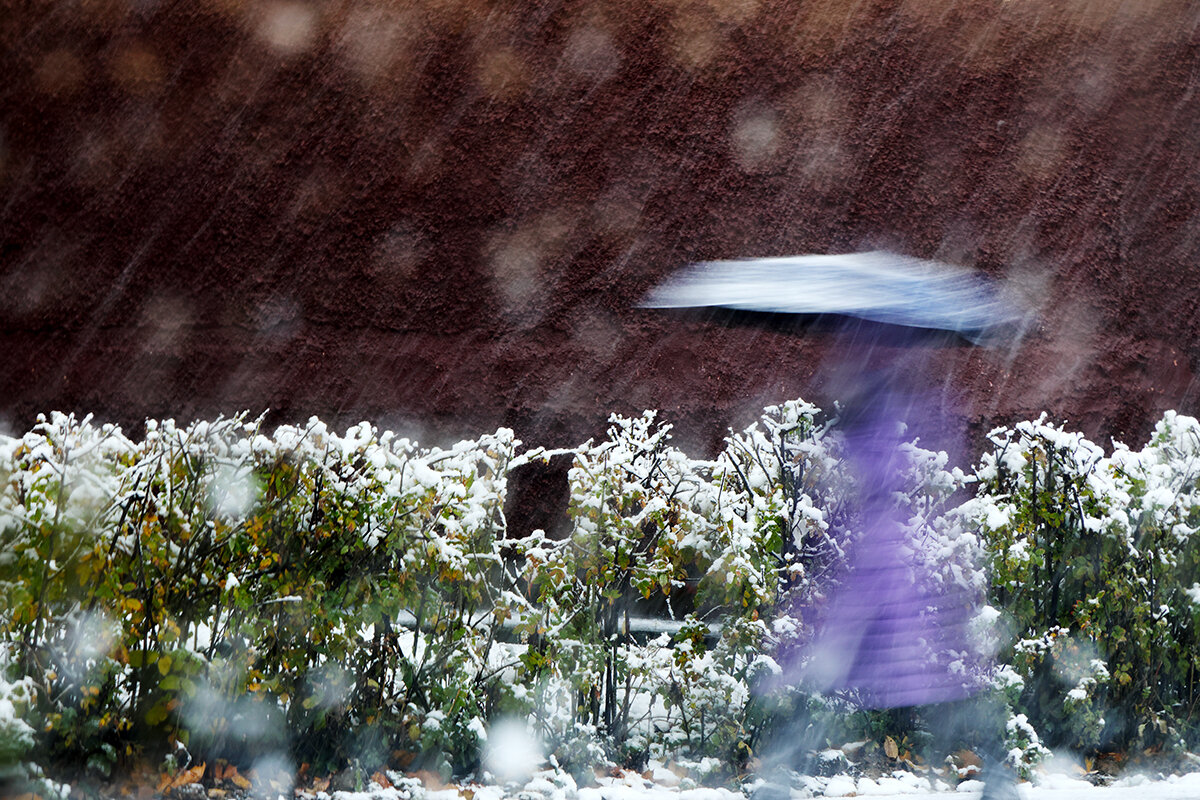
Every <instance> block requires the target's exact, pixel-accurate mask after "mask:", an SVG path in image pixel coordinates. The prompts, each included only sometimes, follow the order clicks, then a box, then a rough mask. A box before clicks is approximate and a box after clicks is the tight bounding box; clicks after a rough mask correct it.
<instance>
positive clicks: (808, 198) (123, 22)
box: [0, 0, 1200, 448]
mask: <svg viewBox="0 0 1200 800" xmlns="http://www.w3.org/2000/svg"><path fill="white" fill-rule="evenodd" d="M2 6H3V11H2V13H0V75H3V76H4V77H3V80H2V81H0V414H2V415H3V416H4V417H5V418H6V420H7V424H8V425H9V426H10V427H16V428H20V427H24V426H26V425H28V424H29V423H30V422H31V421H32V418H33V415H34V414H36V412H38V411H41V410H48V409H51V408H59V409H63V410H75V411H81V412H95V413H96V414H97V415H98V416H100V417H102V418H107V419H113V420H117V421H121V422H123V423H126V424H130V425H135V426H136V424H137V423H138V422H139V421H140V420H141V419H143V418H144V417H146V416H162V415H172V416H175V417H177V418H184V419H188V418H193V417H197V416H212V415H215V414H217V413H220V412H225V413H229V412H234V411H237V410H239V409H251V410H253V411H256V412H257V411H259V410H261V409H263V408H268V407H269V408H270V409H272V414H273V415H274V417H275V418H277V419H280V420H283V419H289V420H290V419H303V418H306V417H308V416H309V415H311V414H318V415H320V416H322V417H324V418H327V419H329V420H331V421H333V422H336V423H342V422H351V421H357V420H359V419H364V418H365V419H371V420H375V421H378V422H380V423H382V424H386V425H390V426H393V427H400V428H404V429H406V430H411V431H413V432H416V433H419V434H420V433H424V434H425V435H427V436H431V437H440V436H443V435H452V434H454V433H456V432H460V431H471V432H476V431H480V430H484V429H490V428H494V427H495V426H497V425H501V424H504V425H510V426H513V427H515V428H516V429H517V430H518V433H519V434H521V435H522V436H524V437H525V438H527V439H530V440H535V441H539V442H545V443H547V444H558V443H566V442H575V441H579V440H581V439H582V438H586V436H588V435H592V434H593V433H595V432H597V431H598V430H600V429H602V427H603V422H604V419H605V417H606V416H607V415H608V414H609V413H610V412H612V411H621V412H626V413H629V412H634V411H640V410H641V409H644V408H661V409H663V411H664V413H665V415H666V416H667V418H668V419H670V420H671V421H674V422H676V423H677V424H678V426H679V429H680V433H681V436H682V437H683V439H684V442H685V444H691V445H694V446H696V447H699V448H704V447H709V446H711V443H712V442H713V441H714V439H715V438H716V437H718V436H719V435H720V432H721V431H722V429H723V428H724V426H725V425H727V424H737V425H740V424H743V423H745V422H747V421H748V420H749V419H750V418H751V416H752V415H753V412H754V411H755V410H757V409H760V408H761V407H762V405H763V404H764V403H766V402H773V401H777V400H780V399H784V398H787V397H794V396H797V395H803V396H805V397H806V398H810V399H813V400H815V401H818V402H828V401H829V400H830V398H828V397H826V396H825V393H824V390H823V387H822V384H821V373H820V369H819V366H820V364H821V362H822V360H823V359H826V358H836V357H837V355H836V353H832V354H831V353H828V352H826V351H827V350H828V349H829V344H828V341H827V337H826V336H825V335H823V334H822V333H821V332H820V331H816V330H811V329H801V330H799V331H798V332H797V331H794V330H789V329H787V327H786V326H784V325H781V324H771V325H766V326H752V325H742V324H735V325H729V324H725V322H726V320H725V319H724V318H718V317H712V318H708V317H705V316H704V315H699V316H695V315H693V316H685V317H680V316H678V315H670V314H662V313H656V312H649V311H642V310H637V309H634V308H632V304H633V302H634V301H635V300H636V299H637V298H638V297H639V296H640V295H641V293H643V292H644V291H645V290H646V289H647V288H648V287H649V286H651V285H652V284H653V283H654V282H655V281H656V280H657V279H659V278H661V277H662V276H664V275H666V274H667V273H669V272H670V271H672V270H674V269H676V268H678V267H680V266H681V265H683V264H685V263H687V262H689V261H692V260H696V259H705V258H721V257H736V256H750V255H754V256H761V255H779V254H794V253H809V252H835V251H847V250H856V249H864V248H874V247H887V248H891V249H896V250H900V251H903V252H906V253H911V254H913V255H918V256H922V257H935V258H941V259H944V260H950V261H955V262H959V263H964V264H970V265H975V266H977V267H979V268H981V269H983V270H985V271H987V272H988V273H990V274H993V275H996V276H1002V277H1005V278H1007V279H1010V280H1012V281H1014V282H1015V283H1016V284H1017V285H1019V286H1020V287H1022V289H1023V290H1024V291H1026V292H1027V293H1028V295H1029V296H1030V297H1031V298H1033V299H1034V300H1035V301H1036V302H1037V303H1039V304H1041V305H1042V308H1043V312H1044V313H1043V316H1042V321H1041V323H1040V324H1039V326H1038V328H1037V330H1035V331H1033V332H1032V333H1031V335H1030V336H1029V337H1028V338H1027V339H1026V340H1025V342H1024V343H1023V345H1022V346H1021V347H1020V348H1019V349H1018V350H1016V351H1015V352H1004V353H999V352H985V351H975V350H969V349H966V348H963V349H959V350H947V351H942V352H939V353H937V354H935V355H934V356H933V357H932V358H931V360H930V362H929V363H928V364H927V365H926V366H925V367H924V370H925V372H927V373H928V374H927V376H926V380H928V382H929V383H930V384H931V385H932V386H935V387H942V388H944V390H945V391H946V392H947V393H948V395H950V396H952V399H953V401H954V402H955V403H956V404H957V405H956V407H957V408H959V409H960V410H961V413H962V414H963V415H964V416H966V417H967V418H968V419H969V420H971V421H973V422H974V423H975V424H976V426H977V427H978V426H979V425H986V424H990V423H991V422H993V421H997V422H998V421H1007V420H1010V419H1013V418H1025V417H1031V416H1036V414H1037V413H1038V412H1040V411H1042V410H1046V411H1048V412H1050V414H1051V415H1052V416H1053V417H1055V418H1060V419H1062V418H1065V419H1068V420H1069V421H1070V422H1071V424H1073V425H1078V426H1082V427H1083V428H1084V429H1085V430H1086V431H1088V432H1089V433H1090V434H1092V435H1096V436H1101V437H1104V436H1107V435H1115V436H1117V437H1119V438H1128V439H1130V440H1136V439H1137V438H1139V437H1141V436H1142V435H1143V434H1144V433H1145V432H1146V430H1147V429H1148V426H1149V425H1150V424H1151V423H1152V422H1153V421H1154V419H1156V418H1157V417H1158V416H1159V415H1160V413H1161V411H1162V410H1163V409H1166V408H1170V407H1176V408H1180V409H1181V410H1184V411H1190V412H1193V413H1194V412H1195V410H1196V399H1197V385H1196V381H1195V374H1196V370H1197V358H1198V357H1200V344H1198V343H1197V332H1198V327H1200V314H1198V313H1197V303H1198V302H1200V268H1198V264H1200V220H1198V219H1197V214H1198V213H1200V195H1198V193H1197V188H1198V186H1197V183H1198V176H1200V96H1198V95H1197V88H1198V86H1200V78H1198V76H1200V33H1198V29H1197V24H1198V20H1200V17H1198V12H1197V11H1196V10H1195V6H1194V5H1193V4H1190V3H1188V2H1184V1H1183V0H1138V2H1119V1H1118V0H963V1H962V2H951V1H950V0H944V1H942V2H938V1H936V0H889V1H886V2H885V1H884V0H654V1H653V2H651V1H650V0H621V1H620V2H617V1H616V0H613V1H611V2H599V1H598V2H557V1H551V2H541V3H526V4H515V3H496V2H486V1H485V0H409V1H408V2H404V1H402V0H395V1H389V0H374V1H373V2H371V1H368V0H336V1H335V0H329V1H328V2H312V3H310V2H303V1H302V0H270V1H269V2H246V3H242V2H237V0H195V2H154V1H153V0H80V2H77V3H47V2H37V1H35V0H3V2H2ZM881 357H887V354H881Z"/></svg>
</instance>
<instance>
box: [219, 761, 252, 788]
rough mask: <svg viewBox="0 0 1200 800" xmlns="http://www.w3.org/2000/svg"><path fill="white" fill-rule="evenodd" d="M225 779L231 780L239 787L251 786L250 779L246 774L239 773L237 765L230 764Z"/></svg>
mask: <svg viewBox="0 0 1200 800" xmlns="http://www.w3.org/2000/svg"><path fill="white" fill-rule="evenodd" d="M225 780H227V781H231V782H232V783H233V785H234V786H236V787H238V788H239V789H249V788H250V786H251V783H250V780H249V779H248V778H246V776H244V775H241V774H239V773H238V771H237V767H234V766H230V767H229V770H228V771H227V772H226V773H225Z"/></svg>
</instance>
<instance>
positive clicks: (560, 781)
mask: <svg viewBox="0 0 1200 800" xmlns="http://www.w3.org/2000/svg"><path fill="white" fill-rule="evenodd" d="M389 777H390V778H391V779H392V780H394V781H395V785H394V786H388V787H381V786H379V785H377V784H371V785H370V787H369V788H368V789H367V790H365V791H361V792H345V791H339V792H332V793H325V792H318V793H316V794H315V795H309V796H310V797H312V798H314V800H508V798H513V799H514V800H747V798H753V797H755V795H756V792H755V788H756V786H755V785H754V784H750V785H748V786H747V787H746V788H745V790H744V791H735V790H732V789H727V788H708V787H696V786H691V785H689V784H688V783H687V782H686V781H684V782H682V783H681V782H680V781H679V779H678V778H676V777H674V776H672V775H670V774H669V773H666V772H665V771H660V770H655V771H653V772H652V773H651V777H652V778H653V779H647V778H645V777H644V776H643V775H639V774H638V773H634V772H625V773H622V774H621V775H619V776H617V777H605V778H599V779H598V780H597V781H596V785H594V786H578V785H576V783H575V781H574V780H573V779H572V778H571V777H570V776H569V775H566V774H564V773H561V772H555V771H545V772H539V773H537V774H535V775H533V776H532V777H531V778H530V779H529V780H528V781H522V782H517V783H509V784H507V785H506V786H498V785H479V784H465V785H462V786H449V787H441V788H430V787H428V786H425V785H424V784H422V783H421V782H420V781H418V780H415V779H413V778H409V777H401V776H399V775H397V774H396V773H391V774H390V775H389ZM799 783H800V785H797V786H793V787H792V788H791V789H790V790H788V794H790V800H805V798H820V797H865V798H871V800H914V799H915V798H928V797H938V798H942V800H976V799H977V798H979V797H980V795H981V793H982V790H983V784H982V783H981V782H979V781H964V782H962V783H960V784H959V785H958V786H957V787H954V788H951V787H949V786H946V785H945V784H937V785H934V784H931V783H930V782H929V781H927V780H925V779H924V778H919V777H916V776H913V775H910V774H905V773H897V774H896V777H891V778H889V777H882V778H875V779H872V778H853V777H850V776H847V775H838V776H833V777H829V778H815V777H814V778H802V779H800V781H799ZM1018 791H1019V794H1020V797H1021V800H1200V773H1193V774H1189V775H1183V776H1175V775H1172V776H1169V777H1165V778H1157V779H1152V778H1150V777H1147V776H1143V775H1134V776H1130V777H1125V778H1122V779H1120V780H1118V781H1116V782H1115V783H1113V784H1112V785H1111V786H1093V785H1092V784H1090V783H1088V782H1087V781H1084V780H1080V779H1077V778H1071V777H1068V776H1065V775H1053V774H1051V775H1044V776H1041V777H1040V779H1039V780H1038V781H1037V782H1036V784H1030V783H1022V784H1021V785H1020V787H1019V789H1018ZM762 796H764V797H769V798H772V800H777V799H778V798H785V797H787V795H786V794H785V793H784V790H781V789H778V788H772V790H770V791H767V792H764V793H763V794H762Z"/></svg>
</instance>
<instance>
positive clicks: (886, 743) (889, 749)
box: [883, 736, 900, 759]
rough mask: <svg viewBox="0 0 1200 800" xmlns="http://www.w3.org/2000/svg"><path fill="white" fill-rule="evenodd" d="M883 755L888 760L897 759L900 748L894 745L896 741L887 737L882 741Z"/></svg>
mask: <svg viewBox="0 0 1200 800" xmlns="http://www.w3.org/2000/svg"><path fill="white" fill-rule="evenodd" d="M883 754H884V755H885V756H887V757H888V758H892V759H895V758H899V757H900V748H899V746H897V744H896V740H895V739H893V738H892V737H890V736H888V737H887V738H885V739H884V740H883Z"/></svg>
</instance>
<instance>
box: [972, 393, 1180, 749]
mask: <svg viewBox="0 0 1200 800" xmlns="http://www.w3.org/2000/svg"><path fill="white" fill-rule="evenodd" d="M989 440H990V442H991V443H992V450H991V451H990V452H987V453H984V455H983V456H982V458H981V459H980V463H979V466H978V467H977V469H976V471H975V475H974V479H975V480H976V481H977V486H976V493H975V496H974V498H972V499H971V500H969V501H968V502H967V503H965V504H964V505H963V507H962V508H961V509H960V510H959V514H961V515H962V516H963V517H964V518H966V519H967V520H969V522H970V525H971V526H972V527H974V528H975V529H977V530H978V531H980V533H981V534H982V536H983V537H984V539H985V540H986V541H987V543H988V549H989V552H990V557H991V579H992V590H993V594H994V601H995V602H996V605H998V606H999V607H1001V608H1003V609H1005V611H1006V612H1007V614H1008V616H1009V619H1010V621H1011V624H1012V626H1013V628H1014V629H1015V630H1014V633H1015V635H1016V639H1017V640H1016V643H1015V646H1014V647H1013V649H1012V658H1013V663H1014V665H1015V666H1016V667H1017V668H1018V669H1019V670H1021V671H1022V673H1023V675H1024V676H1025V678H1026V679H1027V682H1028V683H1029V686H1030V687H1031V688H1030V689H1028V690H1027V691H1026V693H1025V695H1026V699H1028V700H1030V701H1032V702H1035V705H1036V706H1037V708H1038V709H1039V713H1038V715H1037V718H1036V719H1033V720H1032V721H1033V722H1034V723H1035V724H1037V725H1039V726H1044V727H1045V728H1046V729H1047V730H1048V732H1049V733H1050V735H1052V736H1053V737H1054V738H1055V740H1056V743H1058V741H1061V743H1064V744H1080V745H1086V746H1092V745H1096V744H1102V743H1117V744H1124V743H1127V742H1130V741H1141V742H1142V743H1143V745H1144V746H1145V745H1153V746H1155V747H1158V746H1166V747H1176V746H1179V745H1180V744H1181V742H1182V741H1183V739H1184V738H1190V737H1194V736H1195V731H1196V724H1197V720H1194V719H1192V718H1191V716H1192V712H1191V710H1190V709H1192V708H1195V707H1196V704H1197V701H1198V700H1200V690H1198V688H1197V684H1196V682H1195V680H1194V675H1195V674H1196V673H1197V670H1198V669H1200V648H1198V645H1200V642H1197V628H1198V625H1200V614H1198V611H1200V609H1198V608H1197V605H1196V603H1195V601H1194V599H1193V597H1192V594H1191V591H1190V590H1191V587H1192V586H1193V585H1194V584H1195V579H1196V576H1197V574H1200V571H1198V570H1200V548H1198V547H1197V537H1196V536H1195V534H1196V531H1197V529H1198V527H1200V423H1198V422H1197V421H1196V420H1195V419H1194V418H1192V417H1187V416H1184V415H1181V414H1176V413H1175V412H1168V413H1167V414H1166V415H1164V417H1163V419H1162V420H1160V421H1159V423H1158V424H1157V425H1156V426H1155V429H1154V433H1153V434H1152V436H1151V438H1150V441H1149V442H1148V443H1147V444H1146V446H1145V447H1143V448H1142V449H1141V450H1137V451H1135V450H1132V449H1131V448H1129V447H1127V446H1126V445H1124V444H1121V443H1114V446H1113V452H1112V454H1111V455H1107V456H1106V455H1105V453H1104V451H1103V449H1102V448H1100V447H1099V446H1098V445H1096V444H1094V443H1092V442H1090V441H1088V440H1087V439H1086V438H1085V437H1084V436H1083V435H1081V434H1079V433H1071V432H1068V431H1066V430H1064V429H1063V428H1062V427H1059V426H1055V425H1051V424H1049V423H1047V422H1046V420H1045V417H1044V416H1043V417H1041V418H1039V419H1038V420H1036V421H1032V422H1022V423H1019V424H1018V425H1016V426H1014V427H1012V428H999V429H997V430H994V431H992V432H991V434H989ZM1034 687H1036V688H1034ZM1037 693H1040V694H1041V695H1042V696H1039V697H1037V698H1036V700H1035V698H1034V695H1035V694H1037ZM1050 698H1054V699H1053V700H1050ZM1114 708H1120V709H1121V710H1122V711H1121V713H1120V714H1115V713H1109V712H1111V710H1112V709H1114ZM1189 731H1190V733H1189Z"/></svg>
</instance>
